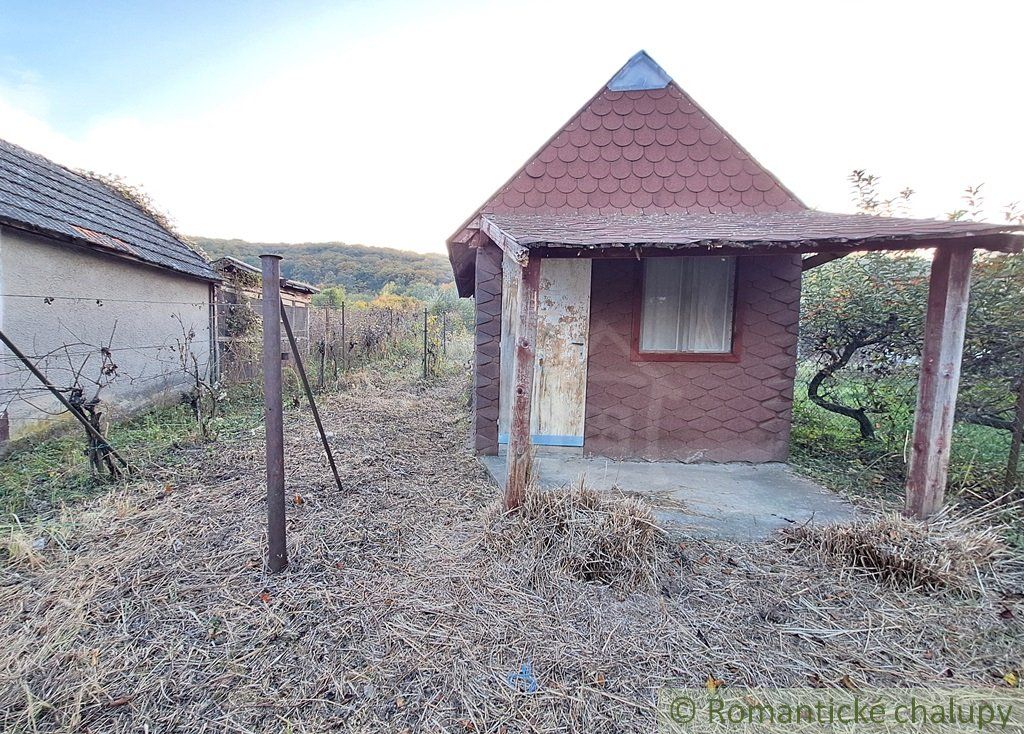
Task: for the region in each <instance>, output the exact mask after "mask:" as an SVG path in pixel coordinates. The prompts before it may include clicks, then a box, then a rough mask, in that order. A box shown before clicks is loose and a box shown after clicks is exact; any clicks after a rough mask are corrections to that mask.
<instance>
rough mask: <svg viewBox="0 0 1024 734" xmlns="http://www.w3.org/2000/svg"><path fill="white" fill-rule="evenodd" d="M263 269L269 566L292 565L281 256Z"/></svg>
mask: <svg viewBox="0 0 1024 734" xmlns="http://www.w3.org/2000/svg"><path fill="white" fill-rule="evenodd" d="M260 261H261V264H262V266H263V285H262V287H263V290H262V294H261V298H262V300H263V408H264V413H265V418H264V420H265V423H266V427H267V454H266V455H267V541H268V546H269V547H268V550H267V566H268V567H269V568H270V570H271V572H277V571H282V570H284V568H285V567H286V566H287V565H288V548H287V544H286V542H285V512H284V407H283V405H282V403H283V397H282V394H281V391H282V383H281V359H282V352H281V308H282V306H281V256H280V255H260Z"/></svg>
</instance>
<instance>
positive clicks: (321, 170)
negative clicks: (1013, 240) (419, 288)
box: [0, 2, 1024, 251]
mask: <svg viewBox="0 0 1024 734" xmlns="http://www.w3.org/2000/svg"><path fill="white" fill-rule="evenodd" d="M852 7H853V6H842V7H841V6H835V8H831V7H830V9H829V10H828V11H827V12H826V11H824V10H823V6H821V4H820V3H808V4H800V5H793V6H791V9H790V11H789V13H780V12H779V11H778V10H777V8H776V6H775V5H774V4H750V5H744V6H742V7H741V8H737V9H731V10H730V11H729V12H728V13H723V12H722V11H721V10H720V9H718V10H716V9H714V8H713V7H711V6H708V7H706V8H703V9H702V8H694V7H693V6H692V4H689V3H685V4H684V3H677V2H672V3H652V4H649V5H642V6H640V5H638V6H637V7H636V8H632V7H630V8H629V9H628V11H627V10H624V6H623V5H622V4H621V3H606V2H591V3H586V4H582V3H570V2H566V3H543V4H542V3H529V4H515V5H512V4H494V3H491V4H475V5H472V6H469V7H466V8H463V9H461V10H458V11H449V12H445V13H441V14H437V13H435V14H434V15H432V16H428V17H422V16H420V17H410V18H407V19H406V20H404V21H395V22H392V23H391V24H390V25H385V26H383V27H382V28H381V29H380V30H378V31H376V32H374V33H372V34H371V33H366V34H361V35H359V40H357V41H355V42H345V43H343V44H341V45H339V47H338V48H335V49H328V50H324V49H322V48H319V50H315V51H312V52H305V51H304V49H302V48H296V49H295V53H294V55H293V58H292V61H291V62H290V63H289V64H288V65H285V66H282V67H280V68H279V69H278V71H277V72H276V73H275V74H274V75H273V76H270V77H266V78H256V79H253V78H247V79H246V78H237V79H236V80H235V82H234V86H232V87H230V88H225V89H223V90H222V92H223V94H222V97H221V100H220V101H219V103H217V104H215V105H212V106H208V107H206V108H204V109H193V108H191V107H188V106H187V105H182V106H180V107H179V109H178V111H177V112H176V113H174V114H169V115H165V116H163V117H160V118H153V117H142V116H124V117H105V118H98V119H94V120H92V121H90V123H89V124H88V125H87V126H86V128H85V132H83V133H82V134H80V135H76V136H75V137H74V138H71V137H69V136H67V135H64V134H62V133H61V132H60V131H58V130H54V129H53V128H52V127H51V126H50V125H49V124H48V123H47V121H46V120H47V115H46V107H47V106H46V104H45V101H44V100H41V99H39V98H36V99H34V100H30V99H29V98H28V97H26V96H25V94H24V92H22V93H21V94H20V95H19V94H15V93H13V92H12V91H11V90H9V89H5V88H4V87H0V137H4V138H6V139H9V140H12V141H13V142H16V143H19V144H21V145H23V146H25V147H27V148H30V149H33V150H36V151H38V152H40V153H43V154H45V155H49V156H51V157H53V158H55V159H56V160H58V161H61V162H64V163H67V164H70V165H74V166H79V167H85V168H91V169H94V170H98V171H103V172H113V173H118V174H121V175H124V176H126V177H127V178H128V179H129V180H131V181H133V182H136V183H141V184H143V185H144V187H145V188H146V190H147V191H148V192H149V193H150V194H151V195H153V196H154V198H155V199H156V200H157V202H158V203H159V204H160V205H161V206H163V207H164V208H166V209H167V210H169V211H170V213H171V214H172V215H173V216H174V217H175V219H176V220H177V222H178V224H179V226H180V227H181V228H182V229H183V230H184V231H186V232H189V233H193V234H204V235H212V236H234V237H242V238H246V239H258V240H264V241H311V240H327V239H338V240H345V241H349V242H366V243H369V244H380V245H391V246H396V247H407V248H412V249H418V250H434V251H440V250H441V249H442V248H443V241H444V238H445V237H446V236H447V235H448V234H450V232H451V231H452V230H453V229H454V228H455V227H456V226H457V225H458V224H459V223H460V222H461V221H462V219H463V218H465V217H466V216H467V215H468V214H470V213H471V212H472V211H473V209H474V208H475V207H476V206H478V205H479V204H480V203H482V201H483V199H484V198H485V197H486V196H487V195H488V194H490V192H491V191H492V190H493V189H494V188H495V187H496V186H498V185H499V184H500V183H502V182H503V181H504V180H505V178H507V176H508V175H510V174H511V173H512V172H513V171H514V170H515V169H516V167H518V165H520V164H521V163H522V162H523V160H524V159H525V158H526V156H528V155H529V154H530V153H531V152H532V151H533V150H535V149H536V148H537V147H538V146H539V145H540V144H541V143H543V142H544V140H546V139H547V137H548V136H549V135H550V134H551V133H552V132H554V130H555V129H556V128H557V127H558V126H559V125H560V124H561V123H562V122H564V121H565V119H567V118H568V116H569V115H570V114H571V113H572V112H574V111H575V110H576V109H577V108H578V107H579V106H580V105H581V104H582V103H583V102H585V101H586V99H588V98H589V96H590V95H591V94H592V93H593V92H594V91H596V89H597V88H598V87H599V86H600V85H601V84H602V83H603V82H604V81H605V80H606V79H607V78H608V77H609V76H611V74H612V73H614V71H615V70H616V68H617V67H618V65H619V64H621V63H622V62H623V61H624V60H625V59H626V58H628V56H629V55H630V54H632V53H633V52H634V51H636V50H637V49H638V48H641V47H646V48H647V50H648V51H649V52H651V53H652V55H653V56H654V57H655V58H656V59H657V60H658V61H659V62H660V63H661V64H662V65H663V66H664V67H665V68H666V69H667V70H668V72H669V73H670V74H672V75H674V76H675V78H676V79H677V81H678V82H679V83H680V84H681V85H682V86H683V87H684V88H686V89H687V90H688V91H690V92H691V93H692V94H693V95H694V97H695V98H696V99H697V100H698V101H699V102H701V103H702V104H703V105H704V106H705V107H706V108H707V109H708V110H709V111H710V112H711V114H712V115H714V116H715V117H716V118H717V119H718V120H719V121H720V122H721V123H722V124H723V125H724V126H725V127H726V129H728V130H730V132H732V133H733V134H734V135H735V136H736V137H737V138H738V139H739V141H740V142H741V143H742V144H744V145H745V146H746V147H747V148H748V149H750V150H751V151H752V152H753V154H754V155H755V156H757V157H758V158H759V159H761V160H762V162H763V163H765V164H766V165H767V166H768V167H769V168H770V169H772V170H773V171H774V172H775V173H776V174H778V175H779V176H780V178H782V180H783V181H784V182H786V183H787V184H788V185H789V186H790V187H791V188H793V189H794V190H795V191H796V192H797V193H798V194H799V195H800V196H801V197H802V198H804V199H805V201H807V202H808V203H809V204H812V205H816V206H820V207H822V208H827V209H848V208H849V204H848V201H849V197H848V191H847V184H846V181H845V176H846V174H847V173H848V172H849V170H851V169H852V168H854V167H865V168H868V169H869V170H871V171H873V172H875V173H878V174H881V175H882V176H883V177H884V180H885V183H886V185H891V188H892V189H893V190H895V189H898V188H900V187H902V186H903V185H911V186H913V187H914V188H916V189H918V190H919V192H920V193H919V195H918V202H917V206H916V208H915V212H914V213H915V214H918V215H922V216H930V215H938V214H940V213H941V212H943V211H945V210H948V209H950V208H952V207H953V206H955V205H956V199H957V197H958V196H959V192H960V189H961V188H962V187H963V186H965V185H967V184H970V183H976V182H979V181H986V182H987V187H986V188H987V189H988V190H989V194H990V196H991V197H992V200H993V204H996V203H999V204H1001V203H1004V201H1007V200H1010V199H1012V198H1014V197H1017V198H1024V187H1022V185H1021V179H1020V175H1019V172H1020V171H1021V170H1024V157H1022V152H1021V148H1020V145H1019V134H1018V132H1017V130H1016V126H1017V124H1018V123H1017V120H1019V119H1020V116H1021V115H1020V113H1021V111H1022V110H1021V102H1020V101H1018V100H1015V99H1014V98H1013V95H1012V94H1011V93H1010V92H1009V91H1008V90H1007V89H1006V87H1007V86H1008V82H1009V80H1010V79H1009V76H1010V73H1011V72H1012V71H1015V69H1016V67H1015V66H1014V63H1015V61H1014V58H1013V53H1014V52H1013V51H1012V49H1013V48H1014V47H1015V44H1014V43H1013V42H1012V34H1013V30H1012V29H1013V28H1019V27H1020V26H1021V24H1020V22H1019V21H1020V18H1008V17H1005V13H1009V12H1013V13H1016V14H1018V15H1019V13H1020V11H1019V10H1012V11H998V12H997V11H996V10H995V9H994V6H993V8H992V9H989V10H984V9H982V10H979V11H977V12H975V11H972V12H974V14H973V15H971V16H966V17H964V13H963V11H962V10H957V11H956V12H953V10H952V8H955V6H948V7H945V6H939V5H938V4H929V5H926V6H925V5H921V6H913V7H910V6H908V7H906V8H904V7H903V6H898V7H895V8H894V7H893V6H892V5H891V4H884V5H883V4H878V5H873V4H864V3H860V4H858V5H857V6H856V12H854V11H853V10H852ZM979 7H981V6H979ZM392 10H394V8H392ZM410 12H411V11H410ZM624 12H626V16H623V15H622V14H623V13H624ZM644 14H646V15H648V16H651V17H652V18H655V19H657V21H658V22H653V21H652V20H651V19H650V18H648V19H645V18H644V17H640V16H643V15H644ZM339 18H340V20H339V19H337V18H336V19H335V20H336V21H339V22H343V21H344V14H342V15H341V16H339ZM994 21H998V24H997V25H993V23H994ZM378 25H379V24H378ZM982 31H985V33H982ZM975 39H977V40H975ZM954 41H955V43H954ZM249 52H250V53H253V54H259V49H258V48H253V49H250V51H249Z"/></svg>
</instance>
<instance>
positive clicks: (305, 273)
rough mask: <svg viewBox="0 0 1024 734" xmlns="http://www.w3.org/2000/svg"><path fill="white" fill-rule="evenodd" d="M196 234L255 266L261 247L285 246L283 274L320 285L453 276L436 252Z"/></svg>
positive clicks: (374, 289)
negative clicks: (277, 242) (248, 240)
mask: <svg viewBox="0 0 1024 734" xmlns="http://www.w3.org/2000/svg"><path fill="white" fill-rule="evenodd" d="M192 239H193V241H195V242H196V244H198V245H199V246H200V247H202V248H203V250H205V251H206V253H207V254H208V255H209V256H210V257H211V258H213V259H216V258H218V257H225V256H230V257H236V258H238V259H239V260H243V261H245V262H247V263H250V264H252V265H256V266H258V265H259V255H260V253H263V252H268V251H269V252H280V253H281V254H282V255H284V260H283V262H282V263H281V272H282V274H283V275H284V277H286V278H291V279H292V280H301V281H303V282H305V283H311V284H313V285H316V286H333V285H340V286H342V287H343V288H344V289H345V290H346V291H347V292H348V293H351V294H376V293H379V292H380V290H381V289H382V288H383V287H384V286H385V285H386V284H388V283H394V284H395V286H397V288H398V289H399V290H401V291H405V290H407V289H408V288H409V287H410V286H413V285H417V284H421V285H429V286H434V287H438V286H442V285H446V284H449V283H452V282H453V281H452V270H451V265H449V263H448V258H446V257H445V256H444V255H436V254H433V253H426V254H422V253H417V252H408V251H406V250H392V249H390V248H387V247H369V246H367V245H349V244H346V243H344V242H315V243H306V244H296V245H290V244H273V243H262V242H246V241H245V240H221V239H211V238H207V237H193V238H192Z"/></svg>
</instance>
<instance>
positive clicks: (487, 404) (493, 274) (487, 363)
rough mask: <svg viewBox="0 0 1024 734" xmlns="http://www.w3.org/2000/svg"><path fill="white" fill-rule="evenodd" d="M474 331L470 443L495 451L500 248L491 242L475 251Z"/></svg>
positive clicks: (480, 449) (484, 451)
mask: <svg viewBox="0 0 1024 734" xmlns="http://www.w3.org/2000/svg"><path fill="white" fill-rule="evenodd" d="M475 332H476V351H475V355H476V363H475V365H474V370H473V377H474V382H473V436H474V438H473V443H474V447H475V449H476V452H477V453H478V454H497V453H498V394H499V382H500V375H501V250H500V249H498V246H497V245H495V244H492V243H488V244H486V245H484V246H483V247H480V248H478V249H477V251H476V329H475Z"/></svg>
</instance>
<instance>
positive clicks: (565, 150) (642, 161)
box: [448, 51, 806, 295]
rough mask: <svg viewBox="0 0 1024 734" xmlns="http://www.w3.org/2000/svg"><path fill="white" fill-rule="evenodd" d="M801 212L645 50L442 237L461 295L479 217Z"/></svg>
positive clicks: (466, 290) (468, 287) (467, 287)
mask: <svg viewBox="0 0 1024 734" xmlns="http://www.w3.org/2000/svg"><path fill="white" fill-rule="evenodd" d="M802 209H806V206H804V204H803V203H802V202H801V201H800V200H799V199H798V198H797V197H796V196H795V195H794V194H793V193H792V192H791V191H789V189H787V188H786V187H785V186H784V185H783V184H782V183H781V182H780V181H779V180H778V179H776V178H775V177H774V176H773V175H772V174H771V173H770V172H769V171H767V170H766V169H765V168H764V167H763V166H762V165H761V164H760V163H758V162H757V161H756V160H754V158H753V157H752V156H751V155H750V154H749V153H748V152H747V151H746V150H745V149H744V148H743V147H742V146H741V145H740V144H739V143H738V142H736V140H735V139H733V138H732V136H730V135H729V134H728V133H727V132H726V131H725V130H723V129H722V127H721V126H720V125H719V124H718V123H717V122H715V120H714V119H712V118H711V116H710V115H708V114H707V113H706V112H705V111H704V110H703V109H702V108H701V107H700V106H699V105H698V104H697V103H696V102H694V101H693V99H692V98H691V97H690V96H689V95H687V94H686V92H684V91H683V90H682V89H681V88H680V87H679V86H678V85H677V84H676V83H675V82H674V81H672V80H671V79H670V78H669V77H668V75H667V74H666V73H665V72H664V70H663V69H662V68H661V67H660V66H658V64H656V63H655V62H654V60H653V59H651V58H650V56H648V55H647V54H646V53H645V52H643V51H641V52H639V53H638V54H636V55H635V56H634V57H633V58H631V59H630V60H629V61H628V62H627V63H626V65H625V66H623V67H622V69H620V70H619V71H618V72H617V73H616V74H615V76H613V77H612V78H611V79H610V80H609V82H608V83H607V84H606V85H605V86H604V87H602V88H601V90H599V91H598V93H597V94H596V95H595V96H594V97H593V98H592V99H591V100H590V101H589V102H588V103H587V104H586V105H584V107H583V108H582V109H581V110H580V111H579V112H578V113H576V115H574V116H573V118H572V119H571V120H569V122H568V123H566V125H565V126H563V127H562V129H561V130H559V131H558V132H557V133H556V134H555V136H554V137H552V138H551V139H550V140H549V141H548V142H547V143H545V145H544V146H543V147H542V148H541V149H540V150H539V151H538V152H537V153H536V154H535V155H534V156H533V157H532V158H531V159H530V160H529V161H527V163H526V164H525V165H524V166H523V167H522V168H520V169H519V171H517V172H516V173H515V174H514V175H513V176H512V178H510V179H509V180H508V181H507V182H506V183H505V184H504V185H503V186H502V187H501V188H500V189H498V191H497V192H496V193H495V194H494V195H493V196H492V197H491V198H490V199H489V200H488V201H487V202H486V203H485V204H484V205H483V206H482V207H480V208H479V209H478V210H477V211H476V212H475V213H474V214H473V215H472V216H471V217H470V218H469V219H468V220H466V222H465V223H463V225H462V226H461V227H460V228H459V230H458V231H457V232H455V234H454V235H452V237H451V238H450V239H449V240H448V252H449V256H450V258H451V260H452V266H453V268H454V269H455V273H456V281H457V282H458V284H459V291H460V293H462V294H463V295H469V294H471V293H472V290H473V288H472V282H471V275H472V263H471V256H472V253H471V251H470V248H469V247H468V244H467V243H468V241H469V239H470V237H472V235H473V232H474V229H475V227H474V226H473V223H474V220H476V219H477V218H478V217H479V216H480V215H481V214H487V213H493V214H662V213H668V212H680V213H689V214H740V213H770V212H787V211H799V210H802Z"/></svg>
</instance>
